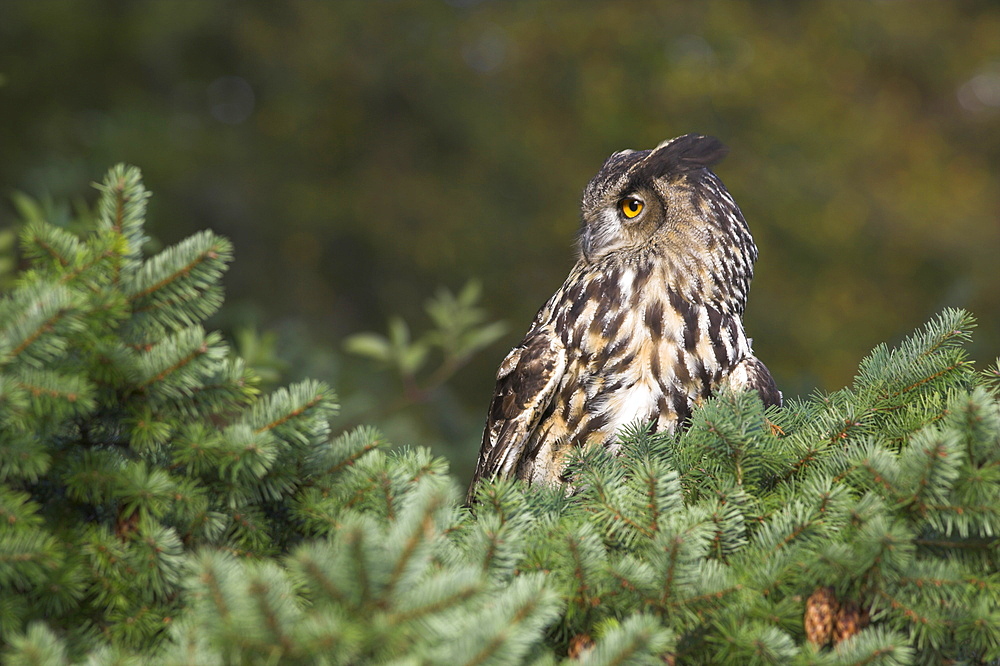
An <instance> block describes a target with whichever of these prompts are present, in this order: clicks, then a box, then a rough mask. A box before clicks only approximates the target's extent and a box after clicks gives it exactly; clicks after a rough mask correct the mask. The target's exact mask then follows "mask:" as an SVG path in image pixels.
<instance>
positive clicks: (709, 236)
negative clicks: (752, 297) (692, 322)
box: [578, 134, 757, 309]
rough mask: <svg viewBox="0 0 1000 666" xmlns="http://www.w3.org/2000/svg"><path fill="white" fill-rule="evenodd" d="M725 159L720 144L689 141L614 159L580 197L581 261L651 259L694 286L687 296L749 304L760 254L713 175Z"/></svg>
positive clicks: (681, 139) (690, 137)
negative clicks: (667, 265) (666, 264)
mask: <svg viewBox="0 0 1000 666" xmlns="http://www.w3.org/2000/svg"><path fill="white" fill-rule="evenodd" d="M726 152H727V149H726V147H725V146H724V145H722V143H721V142H720V141H719V140H718V139H715V138H713V137H707V136H701V135H699V134H685V135H684V136H680V137H677V138H676V139H671V140H669V141H664V142H663V143H661V144H660V145H658V146H657V147H656V148H653V149H652V150H623V151H621V152H617V153H615V154H613V155H612V156H611V157H609V158H608V159H607V161H605V162H604V165H603V166H602V167H601V170H600V171H599V172H598V173H597V175H596V176H594V178H593V179H592V180H591V181H590V183H589V184H588V185H587V187H586V189H585V190H584V193H583V203H582V212H583V219H582V224H581V228H580V235H579V240H578V242H579V250H580V258H581V260H582V261H584V262H586V263H596V262H600V261H602V260H603V259H605V258H611V257H620V258H622V260H623V261H629V260H630V259H632V258H635V257H649V256H654V257H656V258H657V259H658V260H664V261H667V262H670V264H672V265H673V266H674V270H675V273H677V274H678V279H679V280H682V281H684V282H686V283H687V282H689V283H690V284H685V287H684V288H685V291H689V292H691V291H694V290H700V291H702V292H713V293H711V294H710V293H703V296H705V297H708V298H712V299H713V300H714V299H715V298H726V299H729V298H733V297H735V299H736V300H738V301H742V300H744V299H745V296H746V290H747V289H748V288H749V281H750V278H751V277H752V275H753V262H754V261H755V260H756V258H757V248H756V246H755V245H754V243H753V239H752V238H751V236H750V231H749V228H748V227H747V223H746V220H744V218H743V214H742V213H741V212H740V209H739V207H738V206H737V205H736V202H735V201H733V198H732V197H731V196H730V195H729V192H727V191H726V188H725V186H724V185H723V184H722V181H720V180H719V179H718V177H717V176H716V175H715V174H714V173H712V172H711V171H710V170H709V167H710V166H712V165H713V164H716V163H717V162H719V160H721V159H722V158H723V157H724V156H725V155H726ZM721 291H724V292H726V293H727V294H728V295H726V296H724V295H723V294H722V293H720V292H721ZM690 295H691V296H696V294H694V293H691V294H690ZM737 309H741V306H739V305H737Z"/></svg>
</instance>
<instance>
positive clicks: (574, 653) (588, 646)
mask: <svg viewBox="0 0 1000 666" xmlns="http://www.w3.org/2000/svg"><path fill="white" fill-rule="evenodd" d="M594 645H595V644H594V639H593V638H591V637H590V636H589V635H588V634H577V635H576V636H574V637H573V638H571V639H570V640H569V652H568V654H567V656H568V657H569V658H570V659H582V658H583V657H584V655H586V654H587V653H588V652H590V651H591V650H593V649H594Z"/></svg>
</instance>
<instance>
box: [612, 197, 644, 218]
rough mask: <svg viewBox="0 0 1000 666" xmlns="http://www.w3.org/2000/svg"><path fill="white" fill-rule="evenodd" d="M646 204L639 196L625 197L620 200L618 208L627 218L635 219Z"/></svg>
mask: <svg viewBox="0 0 1000 666" xmlns="http://www.w3.org/2000/svg"><path fill="white" fill-rule="evenodd" d="M645 205H646V204H645V203H643V201H642V199H640V198H638V197H625V198H624V199H622V200H621V201H619V202H618V209H619V210H621V212H622V215H624V216H625V218H626V219H629V220H634V219H635V218H636V217H638V216H639V213H641V212H642V209H643V207H644V206H645Z"/></svg>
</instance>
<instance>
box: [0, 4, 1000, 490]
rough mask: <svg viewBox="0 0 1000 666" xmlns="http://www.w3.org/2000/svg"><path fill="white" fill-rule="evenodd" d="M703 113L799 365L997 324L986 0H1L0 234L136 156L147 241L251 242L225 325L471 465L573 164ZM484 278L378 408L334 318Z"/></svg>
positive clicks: (755, 298) (823, 373)
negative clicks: (939, 324)
mask: <svg viewBox="0 0 1000 666" xmlns="http://www.w3.org/2000/svg"><path fill="white" fill-rule="evenodd" d="M690 131H697V132H701V133H706V134H713V135H716V136H718V137H720V138H721V139H723V141H724V142H726V143H727V144H728V145H729V146H730V147H731V149H732V152H731V155H730V157H729V158H728V159H727V161H726V162H724V163H723V164H722V165H721V166H720V167H719V169H718V171H719V174H720V175H721V177H722V178H723V180H724V181H725V182H726V184H727V185H728V187H729V189H730V190H731V192H732V193H733V195H734V197H735V198H736V200H737V201H738V202H739V203H740V205H741V206H742V207H743V210H744V212H745V214H746V216H747V218H748V220H749V222H750V225H751V227H752V229H753V231H754V235H755V237H756V239H757V243H758V246H759V247H760V250H761V257H760V260H759V263H758V266H757V277H756V280H755V282H754V287H753V290H752V295H751V299H750V306H749V311H748V313H747V318H748V324H747V325H748V331H749V332H750V334H751V335H753V336H754V338H755V348H756V350H757V351H758V353H759V356H760V357H761V358H763V359H764V360H765V361H766V362H767V364H768V365H769V366H770V367H771V368H772V370H773V372H774V374H775V375H776V377H777V379H778V382H779V384H780V385H781V386H782V388H783V389H784V390H785V392H786V395H789V394H790V395H794V394H804V393H808V392H809V391H811V390H812V389H813V388H816V387H819V388H822V389H827V390H829V389H834V388H837V387H840V386H842V385H844V384H846V383H848V382H849V381H850V375H851V374H852V373H853V372H854V368H856V367H857V362H858V360H859V359H860V358H861V356H862V355H863V354H864V353H865V352H867V351H868V350H869V349H870V348H872V347H873V346H874V345H875V344H877V343H879V342H881V341H884V340H888V341H894V340H898V339H899V338H900V337H901V336H902V335H903V334H905V333H907V332H909V331H911V330H912V329H913V328H914V327H916V326H917V325H919V324H921V323H922V322H924V321H926V320H927V319H929V318H930V316H931V315H933V314H934V313H935V312H937V311H939V310H940V309H942V308H943V307H945V306H957V307H964V308H967V309H969V310H971V311H972V312H974V313H976V314H977V315H978V317H979V320H980V327H979V330H978V332H977V335H976V338H975V339H976V346H975V347H973V348H972V350H971V351H972V354H973V356H974V357H976V358H977V359H978V360H980V361H985V360H990V359H991V354H995V350H997V349H1000V280H998V279H997V261H998V256H1000V180H998V178H997V174H998V173H1000V8H998V7H997V5H995V4H994V3H988V2H978V3H977V2H965V3H939V2H869V3H841V2H833V1H830V2H810V3H794V2H774V3H750V2H737V1H717V2H707V3H686V2H680V1H676V2H659V3H652V2H638V1H619V2H614V3H611V2H608V3H600V2H582V3H581V2H570V1H568V0H567V1H564V2H559V1H544V2H470V1H464V2H462V1H458V0H454V1H452V2H444V1H430V0H428V1H420V2H417V1H407V0H401V1H398V2H375V1H373V2H355V1H345V2H335V3H334V2H330V3H320V2H286V3H267V4H265V3H255V4H242V3H240V4H237V3H227V2H217V3H205V2H193V1H191V2H68V1H67V2H58V1H49V2H37V3H36V2H27V1H23V2H17V1H15V2H6V3H3V4H2V5H0V155H2V158H0V188H2V189H3V194H4V200H3V203H2V204H0V234H2V233H3V231H2V230H3V229H6V228H8V227H10V226H12V225H13V224H14V223H15V222H16V219H17V214H16V207H15V205H14V203H13V202H14V199H12V198H11V196H10V195H11V194H12V193H13V192H15V191H25V192H28V193H30V194H32V195H33V196H35V197H41V198H42V199H43V201H44V200H46V198H50V200H51V201H53V202H54V201H59V200H61V199H65V198H72V197H77V196H79V193H80V192H82V191H85V190H86V187H87V184H88V183H89V182H91V181H93V180H95V179H97V178H99V177H100V176H101V174H102V173H104V171H105V170H106V169H107V167H108V166H110V165H111V164H114V163H116V162H119V161H126V162H130V163H133V164H137V165H139V166H141V167H142V169H143V173H144V176H145V182H146V184H147V186H148V187H149V188H150V189H151V190H152V191H154V192H155V194H156V196H155V198H154V199H153V204H152V208H151V210H150V221H149V227H148V228H149V231H150V232H151V233H152V235H153V236H154V237H155V238H156V239H157V241H158V242H160V243H162V244H170V243H174V242H177V241H179V240H180V239H182V238H184V237H186V236H188V235H191V234H192V233H194V232H196V231H197V230H200V229H202V228H205V227H210V228H212V229H213V230H215V231H216V232H218V233H221V234H224V235H226V236H228V237H229V238H231V239H232V240H233V242H234V245H235V251H236V262H235V264H234V265H233V269H232V270H231V272H230V274H229V275H228V276H227V279H226V285H227V290H228V298H227V309H226V311H225V313H224V314H223V315H222V316H221V318H220V320H219V321H218V325H219V326H222V327H224V328H225V329H227V330H230V331H233V332H235V331H237V330H238V329H239V328H240V327H241V326H244V325H247V324H251V325H254V326H257V327H259V328H260V329H262V330H273V331H276V332H277V333H278V337H277V342H276V346H277V353H278V355H279V356H281V357H282V358H283V359H284V361H285V362H286V363H287V364H288V365H287V367H286V369H285V374H286V375H289V377H287V379H294V378H296V377H301V376H312V377H318V378H320V379H325V380H329V381H331V382H332V383H333V384H334V385H335V386H336V387H337V388H338V391H339V392H340V393H341V395H342V396H343V399H344V407H345V414H344V418H345V419H347V420H350V419H357V420H364V421H369V422H372V421H374V422H376V423H378V425H380V426H382V427H383V428H384V429H386V430H387V431H388V432H389V434H390V437H391V438H392V439H394V440H395V441H397V442H406V443H427V442H430V443H433V444H435V445H436V446H437V448H438V450H439V451H444V452H447V453H448V455H449V458H450V459H451V460H452V461H453V464H454V468H455V470H456V472H458V473H459V474H462V473H467V471H468V469H469V466H470V465H471V464H472V461H473V460H474V458H475V452H476V449H477V439H478V432H477V431H478V429H479V428H480V427H481V418H482V413H483V412H484V410H485V406H486V403H487V402H488V399H489V393H490V390H491V388H492V375H493V371H494V368H495V367H496V364H497V363H498V361H499V359H500V358H501V357H502V355H503V354H504V353H505V352H506V350H507V349H508V348H509V346H510V345H512V344H513V343H515V342H516V341H517V339H518V336H519V335H520V334H521V333H522V332H523V330H524V329H525V327H526V326H527V324H528V322H529V321H530V319H531V317H532V315H533V314H534V312H535V310H536V309H537V308H538V307H539V306H540V305H541V304H542V303H543V302H544V301H545V299H546V298H547V297H548V296H549V295H550V294H551V293H552V291H553V290H554V289H555V288H556V287H557V286H558V285H559V284H560V283H561V281H562V279H563V277H564V276H565V274H566V272H567V270H568V269H569V267H570V265H571V264H572V262H573V254H572V237H573V234H574V232H575V229H576V225H577V222H578V212H577V202H578V196H579V192H580V191H581V189H582V188H583V186H584V184H585V183H586V181H587V180H588V179H589V178H590V176H591V175H592V174H593V173H594V171H595V170H596V169H597V167H598V166H599V165H600V164H601V162H602V161H603V159H604V158H605V157H606V156H607V155H608V154H609V153H610V152H612V151H614V150H618V149H621V148H624V147H635V148H644V147H651V146H652V145H655V144H656V143H657V142H659V141H660V140H662V139H664V138H667V137H671V136H675V135H678V134H682V133H685V132H690ZM91 200H92V199H91ZM48 215H49V217H51V218H53V219H56V220H58V218H59V217H60V215H61V212H60V209H59V207H58V205H55V204H53V205H51V206H50V207H49V210H48ZM67 217H68V216H67ZM0 241H3V237H2V236H0ZM0 251H4V252H8V256H9V250H8V249H4V246H2V242H0ZM0 259H2V257H0ZM470 278H476V279H478V280H480V281H481V283H482V285H483V289H484V295H483V298H482V303H483V305H484V307H485V308H486V309H487V311H488V312H489V313H490V315H491V316H492V317H494V318H500V319H504V320H506V321H507V322H508V323H509V324H510V328H509V333H508V334H507V336H506V337H505V338H503V339H502V340H501V341H500V342H498V343H496V344H495V345H493V346H492V347H490V348H489V349H488V350H487V351H486V352H484V353H482V354H480V355H479V356H478V357H477V359H476V360H475V361H474V362H473V363H472V364H471V365H469V366H467V367H465V368H463V369H462V370H461V371H460V372H459V373H458V374H456V375H455V376H454V377H453V378H452V380H451V382H450V383H449V384H448V385H447V386H445V387H441V388H438V389H436V390H435V391H434V392H433V394H432V395H431V396H430V397H429V398H428V400H426V401H425V402H424V403H423V404H420V405H414V406H411V407H409V408H408V409H405V410H402V411H400V412H396V413H394V414H379V413H377V411H373V410H374V405H377V404H380V403H381V402H383V401H384V399H385V397H386V396H390V395H391V394H392V393H393V392H398V391H399V389H398V387H396V386H395V384H394V383H393V379H392V378H391V377H390V376H388V375H385V374H378V373H374V372H372V367H371V366H368V365H365V364H364V363H363V362H361V361H354V360H351V359H350V358H349V357H347V356H345V355H344V353H343V352H342V346H341V341H342V340H343V339H344V337H345V336H347V335H349V334H351V333H354V332H357V331H360V330H368V329H382V328H384V326H385V321H386V319H387V318H388V317H389V316H390V315H392V314H400V315H402V316H403V317H405V318H406V319H407V320H409V321H411V322H412V325H413V328H415V329H420V327H421V326H425V325H426V319H427V318H426V315H425V314H424V313H423V312H422V308H421V304H422V303H423V302H424V301H425V300H426V299H427V298H428V297H429V296H431V295H432V294H433V293H434V291H435V289H437V287H438V286H440V285H446V286H448V287H450V288H452V289H454V290H457V289H459V288H460V287H461V286H462V285H463V284H464V283H465V282H466V281H467V280H468V279H470ZM258 342H259V340H258ZM265 346H266V345H265Z"/></svg>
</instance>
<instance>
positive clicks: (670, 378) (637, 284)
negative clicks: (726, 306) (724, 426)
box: [518, 260, 750, 482]
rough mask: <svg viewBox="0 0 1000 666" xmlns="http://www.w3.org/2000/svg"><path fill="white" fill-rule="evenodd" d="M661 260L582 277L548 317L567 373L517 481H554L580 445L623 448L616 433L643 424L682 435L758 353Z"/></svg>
mask: <svg viewBox="0 0 1000 666" xmlns="http://www.w3.org/2000/svg"><path fill="white" fill-rule="evenodd" d="M666 266H667V264H666V263H665V262H662V261H652V260H650V261H643V262H640V263H638V265H635V266H633V265H625V266H620V265H619V266H610V267H609V266H590V267H588V268H586V269H581V270H579V271H575V273H574V275H571V276H570V279H569V280H567V282H566V284H565V285H564V287H563V289H561V290H560V291H559V292H557V293H556V294H555V295H554V296H553V298H552V299H551V300H550V301H549V303H548V304H547V305H546V307H544V308H543V309H542V311H541V312H540V313H539V316H538V319H537V320H536V321H537V325H540V326H551V327H552V328H553V330H555V331H559V335H560V336H561V338H562V343H563V344H564V345H565V347H566V348H567V350H570V351H569V353H568V355H567V359H566V360H567V369H566V372H565V374H564V375H563V377H562V380H561V381H560V384H559V387H558V388H557V389H556V393H555V399H554V400H553V404H558V405H561V406H562V407H561V409H551V410H549V411H547V412H546V413H545V414H544V415H543V416H542V419H541V421H540V423H539V427H538V428H537V430H536V432H535V434H534V436H533V439H534V440H535V441H534V446H530V445H529V451H533V452H534V455H529V456H525V464H524V465H522V467H521V469H520V470H519V474H518V476H520V477H521V478H527V479H530V480H531V481H532V482H551V481H552V478H551V475H552V472H553V470H561V469H563V467H564V466H565V457H566V454H567V453H568V452H569V450H570V449H571V448H573V447H576V446H594V445H598V446H605V447H608V448H610V449H611V450H613V451H615V452H617V449H618V442H617V434H618V432H619V431H620V430H621V429H622V428H623V427H625V426H628V425H632V424H634V423H636V422H641V423H654V424H655V429H656V431H665V432H673V431H674V430H675V429H676V428H677V426H678V424H679V423H680V422H682V421H683V420H685V419H686V418H687V417H688V416H690V414H691V411H692V409H693V408H694V407H695V406H696V405H697V404H699V403H700V402H701V401H702V400H703V399H704V398H706V397H708V396H709V395H710V394H711V392H712V391H713V389H715V388H716V387H717V386H718V384H719V382H720V380H721V379H722V377H723V376H724V374H725V373H726V371H727V370H728V369H729V368H731V367H732V366H733V365H735V364H736V363H737V362H738V361H739V360H741V359H742V358H744V357H746V356H747V355H749V353H750V350H749V343H748V341H747V339H746V337H745V335H744V333H743V327H742V325H741V324H740V322H738V321H733V320H734V317H733V316H732V315H727V316H723V315H722V314H721V313H719V312H718V311H716V310H715V309H713V308H711V307H710V306H707V305H704V304H697V303H691V302H690V301H688V300H686V299H685V298H684V297H683V296H682V295H681V294H680V291H679V290H678V289H677V288H676V287H675V286H674V285H672V284H671V283H672V279H671V278H672V276H671V275H669V274H667V273H666V272H665V271H666V270H667V268H666Z"/></svg>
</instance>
